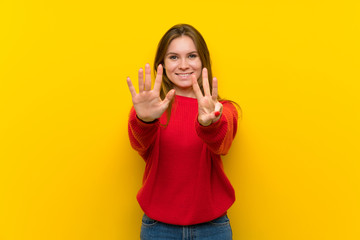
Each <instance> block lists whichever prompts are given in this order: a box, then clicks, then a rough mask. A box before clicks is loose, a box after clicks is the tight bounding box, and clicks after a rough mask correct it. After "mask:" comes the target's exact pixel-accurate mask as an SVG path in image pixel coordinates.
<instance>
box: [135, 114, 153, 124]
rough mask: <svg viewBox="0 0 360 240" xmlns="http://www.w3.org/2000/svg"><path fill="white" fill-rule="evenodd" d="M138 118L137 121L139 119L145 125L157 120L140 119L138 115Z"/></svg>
mask: <svg viewBox="0 0 360 240" xmlns="http://www.w3.org/2000/svg"><path fill="white" fill-rule="evenodd" d="M136 117H137V119H139V120H140V121H142V122H143V123H154V122H156V120H157V119H156V118H155V119H143V118H140V117H139V116H138V115H137V114H136Z"/></svg>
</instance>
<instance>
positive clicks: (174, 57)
mask: <svg viewBox="0 0 360 240" xmlns="http://www.w3.org/2000/svg"><path fill="white" fill-rule="evenodd" d="M169 58H170V59H171V60H175V59H177V56H170V57H169Z"/></svg>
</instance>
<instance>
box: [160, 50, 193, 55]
mask: <svg viewBox="0 0 360 240" xmlns="http://www.w3.org/2000/svg"><path fill="white" fill-rule="evenodd" d="M192 53H197V51H192V52H189V53H187V54H192ZM170 54H174V55H178V53H176V52H168V53H167V54H166V55H165V56H167V55H170Z"/></svg>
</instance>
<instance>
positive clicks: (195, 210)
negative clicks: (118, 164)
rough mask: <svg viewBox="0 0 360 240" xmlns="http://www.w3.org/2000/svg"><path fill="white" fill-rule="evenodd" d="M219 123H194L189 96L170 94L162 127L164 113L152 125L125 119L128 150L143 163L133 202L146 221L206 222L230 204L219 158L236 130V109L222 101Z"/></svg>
mask: <svg viewBox="0 0 360 240" xmlns="http://www.w3.org/2000/svg"><path fill="white" fill-rule="evenodd" d="M222 104H223V113H222V115H221V118H220V120H218V121H217V122H215V123H213V124H211V125H210V126H207V127H204V126H201V125H200V124H199V122H198V121H197V115H198V103H197V99H195V98H188V97H182V96H175V102H174V104H173V108H172V112H171V117H170V121H169V124H168V126H166V127H164V126H162V125H161V124H165V123H166V121H167V120H166V113H164V114H163V115H162V116H161V118H160V119H159V120H156V121H155V122H153V123H144V122H142V121H140V120H139V119H138V118H137V117H136V112H135V110H134V108H132V109H131V111H130V117H129V125H128V127H129V138H130V142H131V145H132V147H133V148H134V149H135V150H136V151H138V152H139V154H140V155H141V157H142V158H143V159H144V160H145V162H146V167H145V172H144V178H143V186H142V188H141V189H140V191H139V192H138V194H137V199H138V202H139V204H140V206H141V208H142V209H143V211H144V212H145V213H146V215H148V216H149V217H150V218H153V219H156V220H158V221H161V222H165V223H169V224H176V225H192V224H198V223H202V222H207V221H211V220H213V219H215V218H217V217H219V216H221V215H223V214H224V213H226V211H227V209H228V208H229V207H230V206H231V205H232V204H233V202H234V201H235V193H234V189H233V187H232V186H231V184H230V182H229V180H228V178H227V177H226V175H225V173H224V171H223V165H222V162H221V158H220V155H224V154H226V153H227V152H228V150H229V148H230V145H231V143H232V140H233V139H234V137H235V134H236V130H237V118H238V115H237V111H236V108H235V107H234V106H233V104H231V103H230V102H222Z"/></svg>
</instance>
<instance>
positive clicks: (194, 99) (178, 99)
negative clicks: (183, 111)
mask: <svg viewBox="0 0 360 240" xmlns="http://www.w3.org/2000/svg"><path fill="white" fill-rule="evenodd" d="M175 98H176V100H177V101H185V102H197V99H196V98H192V97H185V96H180V95H175Z"/></svg>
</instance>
